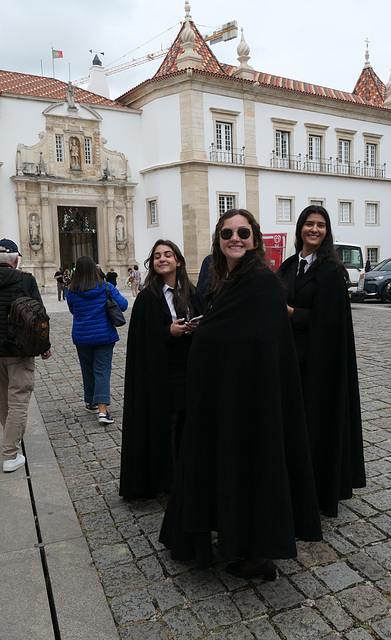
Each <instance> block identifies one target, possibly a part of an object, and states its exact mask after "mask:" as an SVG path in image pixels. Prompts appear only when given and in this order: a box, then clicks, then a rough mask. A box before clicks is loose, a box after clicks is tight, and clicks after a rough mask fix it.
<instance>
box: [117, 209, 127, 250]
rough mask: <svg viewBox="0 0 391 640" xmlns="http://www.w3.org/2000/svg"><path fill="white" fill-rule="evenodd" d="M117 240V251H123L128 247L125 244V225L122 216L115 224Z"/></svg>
mask: <svg viewBox="0 0 391 640" xmlns="http://www.w3.org/2000/svg"><path fill="white" fill-rule="evenodd" d="M115 239H116V243H117V249H123V248H124V247H125V245H126V242H125V225H124V219H123V217H122V216H118V218H117V221H116V223H115Z"/></svg>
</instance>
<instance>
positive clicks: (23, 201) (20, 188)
mask: <svg viewBox="0 0 391 640" xmlns="http://www.w3.org/2000/svg"><path fill="white" fill-rule="evenodd" d="M15 197H16V202H17V208H18V222H19V242H18V244H19V247H20V253H21V254H22V256H24V264H27V263H28V256H29V254H30V251H29V242H28V229H27V206H26V205H27V193H26V184H25V183H24V182H16V196H15ZM15 240H17V238H15ZM22 262H23V260H22Z"/></svg>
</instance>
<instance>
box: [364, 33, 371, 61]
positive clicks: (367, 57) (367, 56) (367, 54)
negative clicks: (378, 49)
mask: <svg viewBox="0 0 391 640" xmlns="http://www.w3.org/2000/svg"><path fill="white" fill-rule="evenodd" d="M364 42H366V44H367V48H366V50H365V64H364V69H367V68H368V67H370V66H371V63H370V62H369V40H368V38H366V39H365V41H364Z"/></svg>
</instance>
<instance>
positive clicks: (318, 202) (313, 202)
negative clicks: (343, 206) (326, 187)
mask: <svg viewBox="0 0 391 640" xmlns="http://www.w3.org/2000/svg"><path fill="white" fill-rule="evenodd" d="M310 204H313V205H315V206H316V207H323V200H311V199H310Z"/></svg>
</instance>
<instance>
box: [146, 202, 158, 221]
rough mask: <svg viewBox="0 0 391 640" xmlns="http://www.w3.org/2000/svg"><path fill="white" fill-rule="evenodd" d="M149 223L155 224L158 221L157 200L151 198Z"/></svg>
mask: <svg viewBox="0 0 391 640" xmlns="http://www.w3.org/2000/svg"><path fill="white" fill-rule="evenodd" d="M148 204H149V224H150V225H155V224H157V223H158V217H157V200H149V202H148Z"/></svg>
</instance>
